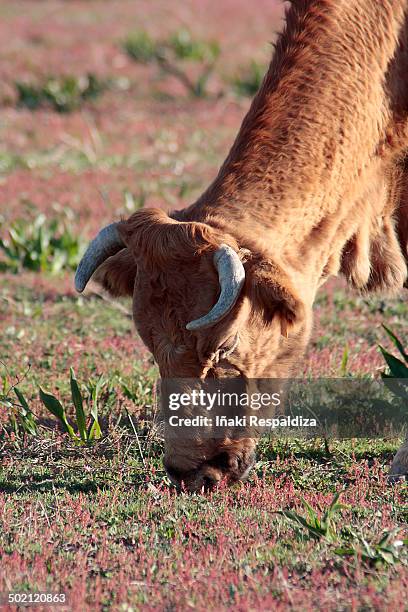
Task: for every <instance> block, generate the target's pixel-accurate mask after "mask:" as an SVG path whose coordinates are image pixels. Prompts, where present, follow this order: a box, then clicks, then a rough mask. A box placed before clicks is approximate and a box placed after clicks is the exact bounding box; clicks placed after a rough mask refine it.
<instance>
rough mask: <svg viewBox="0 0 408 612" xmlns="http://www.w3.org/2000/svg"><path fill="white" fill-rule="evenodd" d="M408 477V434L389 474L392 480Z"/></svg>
mask: <svg viewBox="0 0 408 612" xmlns="http://www.w3.org/2000/svg"><path fill="white" fill-rule="evenodd" d="M404 476H405V478H407V477H408V435H407V437H406V438H405V442H404V443H403V445H402V446H401V448H400V449H399V450H398V452H397V454H396V455H395V457H394V460H393V462H392V464H391V468H390V471H389V474H388V479H389V480H390V481H391V482H395V481H398V480H401V478H403V477H404Z"/></svg>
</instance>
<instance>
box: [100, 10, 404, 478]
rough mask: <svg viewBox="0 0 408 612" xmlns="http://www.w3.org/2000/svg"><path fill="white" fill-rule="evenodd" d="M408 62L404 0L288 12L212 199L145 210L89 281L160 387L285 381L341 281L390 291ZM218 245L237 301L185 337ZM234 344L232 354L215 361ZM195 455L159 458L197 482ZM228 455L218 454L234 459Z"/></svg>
mask: <svg viewBox="0 0 408 612" xmlns="http://www.w3.org/2000/svg"><path fill="white" fill-rule="evenodd" d="M407 49H408V1H407V0H382V1H381V2H378V1H377V0H347V2H345V1H344V0H296V1H293V2H292V5H291V8H290V9H289V12H288V14H287V23H286V28H285V30H284V31H283V33H282V34H281V35H280V37H279V40H278V42H277V45H276V51H275V54H274V56H273V59H272V62H271V65H270V67H269V70H268V72H267V74H266V76H265V79H264V81H263V84H262V86H261V88H260V90H259V92H258V94H257V95H256V97H255V99H254V101H253V103H252V105H251V108H250V110H249V112H248V114H247V116H246V117H245V119H244V121H243V124H242V127H241V129H240V131H239V134H238V136H237V139H236V141H235V143H234V145H233V147H232V149H231V151H230V153H229V155H228V157H227V159H226V160H225V162H224V164H223V166H222V167H221V169H220V171H219V174H218V176H217V177H216V179H215V180H214V182H213V183H212V185H210V187H209V188H208V189H207V190H206V191H205V193H204V194H203V195H202V196H201V197H200V198H199V199H198V200H197V202H195V203H194V204H193V205H192V206H190V207H189V208H187V209H184V210H182V211H178V212H176V213H173V214H172V215H171V217H168V216H167V215H165V213H163V212H161V211H157V210H143V211H139V212H137V213H135V215H133V216H132V217H131V218H130V219H129V220H128V221H127V222H123V223H122V225H121V233H122V236H123V239H124V241H125V243H126V245H127V249H125V250H124V251H122V252H121V253H119V254H118V255H116V256H115V257H112V258H110V259H109V260H108V261H107V262H105V264H103V266H102V267H101V269H100V270H99V271H98V272H97V275H96V278H97V279H98V280H99V281H100V282H102V284H104V286H105V287H106V288H107V289H110V290H111V291H113V293H114V294H116V295H118V294H125V295H130V293H131V292H132V288H133V286H134V287H135V291H134V319H135V323H136V326H137V328H138V330H139V332H140V334H141V336H142V338H143V340H144V341H145V343H146V345H147V346H148V348H149V349H150V350H151V351H152V353H153V354H154V356H155V359H156V361H157V362H158V364H159V368H160V372H161V375H162V376H171V377H176V376H179V377H189V376H197V377H202V378H204V377H206V376H208V375H211V376H225V375H226V374H227V373H228V375H231V372H232V373H235V374H240V375H244V376H246V377H248V378H250V377H288V376H290V375H293V373H296V369H295V368H296V364H297V363H298V361H299V359H300V358H301V356H302V354H303V352H304V349H305V347H306V345H307V342H308V339H309V336H310V329H311V322H312V304H313V301H314V298H315V295H316V291H317V289H318V287H319V286H320V285H321V284H322V283H323V282H324V281H325V280H326V279H327V277H328V276H329V275H333V274H338V273H343V274H345V276H346V277H347V279H348V280H349V282H350V283H351V284H352V285H353V286H354V287H356V288H357V289H359V290H361V291H369V292H372V291H381V292H383V293H386V294H395V293H396V292H398V291H400V290H401V288H402V286H403V284H404V282H405V281H406V278H407V260H408V251H407V243H408V164H407V156H406V151H407V150H408V77H407V75H408V50H407ZM221 243H227V244H229V245H231V246H232V247H233V248H234V249H235V250H236V251H237V252H238V253H239V254H240V256H241V259H242V260H243V261H244V265H245V270H246V284H245V288H244V290H243V292H242V294H241V296H240V299H239V300H238V302H237V304H236V306H235V307H234V309H233V310H232V312H231V313H230V314H229V315H228V317H226V318H225V319H224V320H223V321H221V322H220V323H219V324H218V325H216V326H214V328H212V329H211V330H210V332H209V331H208V330H203V331H198V332H195V333H191V332H188V331H187V330H186V329H185V325H186V323H187V322H188V321H190V320H192V319H194V318H197V317H198V316H201V315H202V314H204V313H205V312H207V311H208V310H209V309H210V308H211V306H212V305H213V304H214V303H215V301H216V299H217V296H218V292H219V287H218V281H217V276H216V273H215V270H214V268H213V265H212V254H213V252H214V250H215V249H216V248H217V246H219V245H220V244H221ZM131 257H133V260H134V261H133V263H132V261H131ZM237 332H238V333H239V337H240V344H239V346H238V347H237V349H236V350H234V351H233V353H232V354H231V355H230V356H228V358H227V359H226V360H224V361H223V360H221V362H219V361H217V359H216V356H217V355H218V354H219V348H220V347H221V346H223V345H225V343H227V344H228V342H229V341H230V339H231V338H233V337H234V336H235V334H236V333H237ZM203 444H204V442H202V441H201V443H198V442H197V444H196V445H195V446H194V445H189V447H188V457H189V460H187V458H186V451H185V449H184V450H183V449H182V448H181V447H180V445H179V447H175V446H174V445H173V446H172V445H171V444H170V443H168V444H167V450H166V460H165V461H166V463H167V465H168V466H169V469H170V470H171V469H173V471H176V472H177V471H178V472H179V473H185V471H186V470H189V469H190V467H188V466H190V465H194V467H193V468H191V469H194V470H196V471H197V473H198V472H200V473H202V470H204V471H205V469H207V468H206V467H205V466H207V467H208V465H209V463H208V462H211V461H213V460H214V457H216V456H218V454H219V453H220V452H221V450H220V448H221V447H220V443H218V444H215V445H210V443H207V446H206V449H205V451H203ZM237 444H238V445H239V444H241V442H236V441H225V444H224V446H223V449H222V453H224V452H226V448H227V449H228V447H229V448H230V449H231V453H232V454H234V453H236V452H237ZM204 446H205V444H204ZM244 446H245V445H244ZM244 446H243V448H244ZM245 448H246V446H245ZM243 452H244V451H243ZM245 452H246V451H245ZM244 463H245V462H244ZM247 463H248V462H247ZM200 466H201V467H200ZM203 466H204V467H203ZM204 468H205V469H204ZM200 470H201V471H200ZM226 471H227V472H228V470H226ZM193 480H194V479H193ZM193 480H192V481H191V482H193ZM194 482H196V483H197V482H201V480H200V479H198V481H194ZM191 486H193V485H191ZM194 486H195V485H194Z"/></svg>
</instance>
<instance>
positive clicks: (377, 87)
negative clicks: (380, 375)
mask: <svg viewBox="0 0 408 612" xmlns="http://www.w3.org/2000/svg"><path fill="white" fill-rule="evenodd" d="M404 7H406V1H404V0H393V1H392V2H391V0H384V1H383V2H376V1H375V0H347V1H344V0H315V1H313V0H311V1H307V0H297V1H295V2H293V4H292V8H291V9H290V11H289V13H288V18H287V26H286V29H285V31H284V32H283V33H282V35H281V36H280V38H279V41H278V43H277V48H276V52H275V55H274V58H273V60H272V63H271V65H270V67H269V70H268V73H267V75H266V77H265V80H264V83H263V85H262V87H261V89H260V91H259V92H258V94H257V96H256V97H255V99H254V101H253V103H252V105H251V108H250V110H249V112H248V114H247V116H246V117H245V119H244V121H243V124H242V126H241V129H240V131H239V134H238V136H237V138H236V141H235V143H234V145H233V147H232V149H231V151H230V153H229V155H228V157H227V159H226V161H225V162H224V164H223V166H222V167H221V169H220V172H219V174H218V176H217V178H216V180H215V181H214V182H213V184H212V185H211V186H210V187H209V188H208V189H207V191H206V192H205V193H204V194H203V195H202V196H201V197H200V198H199V200H198V201H197V202H196V203H195V204H194V205H193V206H192V207H190V209H187V210H186V211H185V212H186V216H187V217H189V218H191V219H193V218H195V219H200V220H210V219H211V220H212V221H211V222H213V223H215V224H217V223H219V224H220V225H223V224H224V225H225V227H226V228H231V224H233V228H234V230H235V232H236V233H238V234H239V233H241V234H242V235H245V234H247V235H251V239H252V238H253V237H254V236H256V237H257V240H258V242H259V243H260V244H261V245H262V247H263V248H266V249H270V250H273V251H274V252H275V253H277V252H278V253H279V254H280V257H281V258H282V259H283V260H285V259H288V260H290V258H291V257H292V256H293V255H294V254H295V253H302V261H303V262H306V261H307V260H308V258H309V252H310V249H309V248H308V245H311V244H312V243H314V252H313V258H314V260H315V263H316V265H315V267H316V275H317V277H316V281H317V282H318V276H319V274H320V273H321V271H322V267H323V266H324V265H326V263H325V261H324V259H325V257H326V259H327V256H328V254H329V256H330V253H329V251H330V249H331V248H334V247H333V246H332V245H337V243H338V242H339V236H338V232H339V231H341V226H342V224H344V220H345V219H346V217H347V214H348V210H349V209H350V207H352V206H353V205H354V204H355V202H356V200H357V199H358V198H361V197H363V196H364V192H365V190H366V189H369V187H370V181H372V180H373V177H374V176H375V174H376V172H378V170H379V161H378V151H379V147H380V146H381V143H382V140H383V139H384V138H385V134H386V131H387V124H388V122H389V121H390V111H389V109H388V107H387V104H386V95H385V93H384V77H385V75H386V73H387V68H388V66H389V62H390V60H391V59H392V57H393V55H394V53H395V49H396V47H397V44H398V35H399V31H400V28H401V23H402V20H403V16H404ZM349 230H350V228H349ZM349 233H350V231H349ZM336 235H337V240H335V237H336ZM347 239H348V237H347V236H346V232H344V240H343V244H344V243H345V241H346V240H347ZM319 241H320V250H321V253H322V257H321V261H320V260H319V249H317V250H316V244H318V243H319ZM340 241H341V240H340ZM336 248H337V247H336ZM333 257H336V254H333ZM316 258H317V260H319V261H316ZM295 259H296V255H295ZM294 265H296V261H295V262H294ZM319 269H320V272H319ZM309 281H310V270H309Z"/></svg>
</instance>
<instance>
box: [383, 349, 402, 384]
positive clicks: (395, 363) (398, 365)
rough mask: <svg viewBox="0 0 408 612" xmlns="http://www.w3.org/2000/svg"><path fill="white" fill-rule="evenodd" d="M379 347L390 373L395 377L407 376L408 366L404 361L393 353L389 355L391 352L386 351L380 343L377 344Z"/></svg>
mask: <svg viewBox="0 0 408 612" xmlns="http://www.w3.org/2000/svg"><path fill="white" fill-rule="evenodd" d="M379 349H380V351H381V353H382V355H383V357H384V359H385V361H386V362H387V365H388V367H389V368H390V371H391V374H392V375H393V376H394V377H395V378H408V367H407V366H406V365H405V363H403V362H402V361H401V360H400V359H398V358H397V357H394V355H391V353H389V352H388V351H386V350H385V348H383V347H382V346H381V345H379Z"/></svg>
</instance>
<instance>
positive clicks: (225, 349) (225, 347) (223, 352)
mask: <svg viewBox="0 0 408 612" xmlns="http://www.w3.org/2000/svg"><path fill="white" fill-rule="evenodd" d="M238 344H239V335H238V332H237V333H236V334H235V336H232V338H228V340H226V341H225V342H223V343H222V344H221V346H220V347H219V349H218V351H219V353H220V357H221V358H225V357H228V356H229V355H231V353H233V352H234V351H235V349H236V348H237V346H238Z"/></svg>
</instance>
